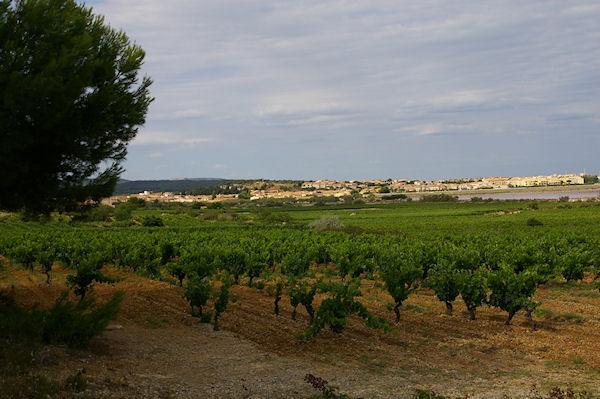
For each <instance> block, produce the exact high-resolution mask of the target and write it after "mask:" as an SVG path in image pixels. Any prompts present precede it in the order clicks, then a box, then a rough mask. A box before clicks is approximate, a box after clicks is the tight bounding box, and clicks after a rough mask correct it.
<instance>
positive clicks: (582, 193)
mask: <svg viewBox="0 0 600 399" xmlns="http://www.w3.org/2000/svg"><path fill="white" fill-rule="evenodd" d="M472 197H481V198H483V199H488V198H491V199H495V200H536V199H539V200H557V199H559V198H560V197H569V199H570V200H572V201H573V200H586V199H590V198H598V197H600V190H598V189H592V190H590V189H588V190H564V191H547V192H542V191H534V192H531V191H529V192H527V191H523V192H519V191H511V192H508V193H493V192H491V193H489V194H486V193H482V192H481V191H479V192H477V193H473V194H461V195H459V196H458V199H459V200H462V201H467V200H470V199H471V198H472Z"/></svg>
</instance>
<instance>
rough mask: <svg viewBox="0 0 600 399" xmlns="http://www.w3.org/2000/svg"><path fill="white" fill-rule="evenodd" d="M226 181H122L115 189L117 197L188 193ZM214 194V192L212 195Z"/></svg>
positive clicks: (225, 181)
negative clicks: (152, 193) (150, 192)
mask: <svg viewBox="0 0 600 399" xmlns="http://www.w3.org/2000/svg"><path fill="white" fill-rule="evenodd" d="M227 182H228V180H225V179H184V180H131V181H127V180H124V181H120V182H118V183H117V186H116V187H115V195H125V194H138V193H141V192H144V191H153V192H159V193H163V192H177V193H178V192H187V191H191V190H196V189H201V188H205V187H214V186H219V185H222V184H225V183H227ZM210 194H212V192H211V193H210Z"/></svg>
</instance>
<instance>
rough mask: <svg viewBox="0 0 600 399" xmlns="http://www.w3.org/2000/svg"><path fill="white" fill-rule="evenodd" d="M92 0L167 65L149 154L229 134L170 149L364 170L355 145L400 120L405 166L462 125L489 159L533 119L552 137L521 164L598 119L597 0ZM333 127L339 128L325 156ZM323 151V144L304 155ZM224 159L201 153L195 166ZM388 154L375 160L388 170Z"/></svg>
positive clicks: (252, 169) (302, 167)
mask: <svg viewBox="0 0 600 399" xmlns="http://www.w3.org/2000/svg"><path fill="white" fill-rule="evenodd" d="M95 11H96V12H99V13H102V14H104V15H105V16H106V20H107V21H108V22H109V23H110V24H111V25H112V26H114V27H116V28H122V29H124V30H125V31H126V32H127V34H128V35H129V36H130V37H131V38H132V39H133V40H135V41H136V42H137V43H139V44H140V45H141V46H142V47H143V48H144V49H145V50H146V53H147V58H146V64H145V66H144V72H145V73H147V74H148V75H149V76H150V77H151V78H152V79H153V80H154V84H153V85H152V87H151V91H152V95H153V96H155V97H156V101H155V102H154V103H153V104H152V106H151V109H150V114H149V116H148V123H147V126H146V127H145V128H144V129H142V130H141V131H140V133H139V135H138V137H137V138H136V139H135V141H134V142H133V146H132V147H131V148H130V151H129V153H130V157H129V158H128V159H129V161H128V162H131V166H132V169H136V170H140V169H142V168H140V167H135V168H134V167H133V166H135V165H134V164H133V163H134V162H137V161H136V159H138V158H136V157H135V154H136V152H137V151H139V152H140V153H142V152H143V151H150V150H149V146H153V147H152V151H155V152H160V146H163V145H173V144H182V145H183V147H185V146H192V145H194V144H210V143H212V142H217V140H218V144H219V145H218V148H216V147H217V146H216V145H211V150H210V151H206V152H202V147H200V148H199V150H197V151H194V152H191V151H190V153H189V154H184V153H183V152H182V153H181V155H180V156H179V157H177V159H174V160H171V161H170V162H173V163H175V162H181V164H185V162H187V161H190V160H191V159H195V158H194V157H202V156H206V157H211V158H217V157H221V158H228V161H227V162H228V164H229V169H228V170H231V171H233V170H244V171H247V173H248V174H249V175H255V176H261V175H264V174H265V173H271V177H276V176H278V175H279V176H305V177H310V176H316V175H323V171H324V170H326V171H327V170H332V169H331V165H332V164H333V165H339V169H340V171H342V172H339V173H344V172H343V171H346V173H347V174H348V176H350V175H353V176H356V177H359V176H360V173H363V172H362V170H361V167H360V165H359V163H357V162H355V161H353V160H356V159H357V158H358V157H361V156H363V155H364V156H365V157H371V158H373V156H371V155H370V154H371V153H372V154H378V153H384V152H387V151H393V150H394V146H393V145H392V144H390V143H397V144H398V141H397V138H398V136H399V135H398V132H400V133H402V134H401V135H400V136H402V137H404V138H406V137H409V136H410V137H413V138H414V140H415V141H410V140H409V139H405V140H404V141H403V142H402V143H400V144H398V145H401V146H402V148H403V151H405V153H403V157H402V159H401V160H400V161H399V162H403V163H404V164H402V165H398V170H403V171H411V170H413V171H419V173H422V174H427V173H436V172H435V171H436V168H435V165H432V164H431V162H429V163H427V162H426V163H424V164H423V165H422V166H421V164H422V160H421V159H420V158H419V154H423V152H422V151H421V150H422V149H421V148H420V147H419V146H420V145H421V142H423V140H424V139H423V137H419V136H427V137H428V138H427V140H440V143H441V142H443V143H444V145H442V144H440V147H439V148H437V149H436V148H433V147H432V148H429V149H428V154H432V157H435V158H436V159H444V157H446V156H447V154H448V151H447V148H448V146H449V145H450V144H449V143H448V142H444V141H443V140H449V139H448V137H449V136H451V137H452V140H454V141H453V142H452V145H456V148H457V150H456V152H457V153H460V152H461V151H467V150H466V148H469V151H470V152H469V154H468V155H469V157H470V158H472V157H473V155H472V154H474V153H477V154H481V155H479V157H480V158H479V161H480V163H482V164H483V163H485V164H487V163H489V162H491V161H490V159H489V158H488V157H486V156H485V155H484V154H485V150H486V149H487V148H490V147H491V146H493V145H494V142H493V141H492V140H493V139H494V138H493V137H497V135H498V133H495V132H503V133H502V135H503V140H504V142H506V143H508V144H510V143H511V142H515V143H521V141H519V140H522V137H523V135H521V134H519V133H518V132H522V131H524V132H532V135H534V134H537V135H538V136H539V135H543V136H544V137H546V138H547V139H546V140H543V141H541V142H540V143H541V144H539V147H538V149H539V153H536V154H534V155H531V154H530V153H526V154H523V156H522V159H523V160H524V161H522V163H521V164H519V163H518V162H513V163H511V167H513V168H519V165H530V164H531V163H534V162H540V163H541V162H546V163H547V162H550V163H552V164H556V165H558V164H560V163H561V162H567V161H568V159H569V156H566V155H565V156H564V157H553V158H551V159H549V158H548V157H546V156H545V155H542V154H552V153H553V151H555V150H556V149H555V148H551V147H550V146H552V145H556V142H558V141H559V140H560V138H561V137H569V138H570V139H571V140H574V141H577V137H579V136H583V135H586V137H588V136H590V135H591V134H592V133H593V132H597V127H598V112H597V110H598V109H600V98H599V97H598V95H597V94H598V92H599V91H600V44H599V43H600V29H598V20H599V18H600V5H599V4H598V3H597V1H593V0H572V1H569V2H564V0H530V1H526V2H523V1H521V0H506V1H501V2H499V1H495V0H481V1H477V2H473V1H470V0H469V1H467V0H456V1H451V2H440V1H439V0H421V1H409V0H400V1H393V0H375V1H372V2H361V1H347V0H331V1H326V2H323V1H321V0H306V1H302V2H298V1H294V0H281V1H276V2H265V1H262V0H205V1H200V2H199V1H195V0H180V1H178V2H165V1H163V0H127V1H122V0H104V1H102V2H100V3H98V4H96V5H95ZM577 115H590V116H589V117H585V118H583V117H579V118H577ZM574 124H576V128H574V126H575V125H574ZM446 133H449V134H446ZM463 133H469V134H468V135H464V134H463ZM465 136H468V137H465ZM304 138H310V139H306V140H303V139H304ZM320 138H326V139H327V142H328V143H337V145H332V146H330V147H328V148H327V149H328V153H327V155H326V156H323V154H322V153H321V151H322V146H323V140H322V139H320ZM550 138H554V140H551V139H550ZM467 140H468V141H467ZM588 141H589V139H588ZM300 142H301V143H302V145H303V146H302V147H301V146H300V145H297V146H292V145H290V143H300ZM473 143H477V145H478V146H479V147H478V148H479V149H480V151H474V147H473V146H474V145H475V144H473ZM508 144H507V145H508ZM592 144H595V145H596V147H597V145H600V137H598V139H597V142H595V143H592ZM155 147H156V148H155ZM185 148H187V147H185ZM510 148H511V151H516V150H513V149H514V148H521V145H520V144H519V145H512V146H511V147H510ZM436 151H437V152H436ZM556 151H557V150H556ZM264 153H269V154H276V155H278V154H282V155H281V157H282V158H281V159H280V162H279V163H278V164H277V167H273V165H272V164H271V162H273V161H272V156H270V157H265V156H256V154H264ZM365 153H368V154H366V155H365ZM144 154H146V155H145V156H143V157H139V158H146V159H147V152H144ZM310 154H321V156H320V157H317V156H316V155H315V156H314V159H312V160H311V162H305V159H306V157H307V156H308V155H310ZM232 155H233V156H232ZM518 155H519V154H518V153H515V157H516V158H517V159H518ZM180 157H181V158H185V157H188V158H187V159H178V158H180ZM536 157H537V158H536ZM232 158H233V159H232ZM371 158H368V159H371ZM375 158H378V157H375ZM466 158H467V157H466V156H465V157H460V156H457V157H456V158H455V159H453V160H452V165H455V167H456V170H457V174H459V175H466V174H468V173H466V172H467V171H466V170H464V168H468V167H470V165H468V164H467V163H465V162H464V161H463V159H466ZM571 158H572V159H573V161H572V162H578V161H577V160H579V161H580V162H589V163H593V162H595V159H593V158H590V159H587V158H585V157H583V155H581V154H580V155H579V156H578V157H576V156H575V155H573V156H572V157H571ZM229 159H231V160H229ZM363 159H364V158H363ZM525 160H526V161H525ZM448 162H450V161H448ZM217 163H221V162H219V160H218V159H213V160H211V161H210V162H207V163H205V164H200V163H199V164H198V165H197V166H196V167H197V168H198V174H199V175H200V174H201V173H202V169H201V168H202V167H204V168H210V165H214V164H217ZM125 166H126V167H128V165H125ZM386 167H387V164H381V166H377V168H380V169H378V171H379V172H380V173H381V175H385V176H389V175H390V174H391V172H390V171H388V170H387V169H385V168H386ZM498 167H505V165H500V164H498ZM171 168H173V169H171V174H172V175H181V174H186V175H190V173H188V170H182V171H179V170H175V169H174V168H175V166H171ZM461 168H463V169H461ZM588 168H591V166H588ZM188 169H192V168H191V167H189V166H188ZM375 169H376V168H375V166H374V169H373V170H375ZM561 169H562V168H561ZM164 170H165V173H168V171H169V170H170V169H169V167H168V166H167V167H165V169H164ZM458 172H460V173H458ZM331 173H333V172H331ZM448 173H451V170H450V169H448ZM506 173H507V172H504V171H498V173H497V174H506ZM519 174H523V173H521V172H519ZM167 177H168V176H167ZM265 177H269V176H265ZM340 177H344V176H340ZM423 177H427V176H423Z"/></svg>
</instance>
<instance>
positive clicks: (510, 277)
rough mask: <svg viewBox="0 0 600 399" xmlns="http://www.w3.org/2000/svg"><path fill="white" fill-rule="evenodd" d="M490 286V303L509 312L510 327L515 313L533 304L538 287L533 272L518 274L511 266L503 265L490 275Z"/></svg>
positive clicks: (507, 322) (508, 322) (507, 321)
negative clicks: (532, 300) (533, 297)
mask: <svg viewBox="0 0 600 399" xmlns="http://www.w3.org/2000/svg"><path fill="white" fill-rule="evenodd" d="M488 286H489V288H490V290H491V293H490V298H489V300H488V303H489V304H490V305H491V306H496V307H499V308H500V309H502V310H504V311H506V312H508V319H507V320H506V324H507V325H508V324H510V321H511V320H512V318H513V316H514V315H515V313H517V312H518V311H519V310H521V309H524V308H525V307H526V306H527V305H528V304H529V303H530V302H531V297H532V296H533V294H534V293H535V289H536V287H537V276H536V275H535V273H534V272H531V271H524V272H521V273H516V272H515V271H514V269H513V268H512V267H511V266H509V265H503V267H502V268H500V269H499V270H497V271H495V272H494V273H492V274H490V276H489V277H488Z"/></svg>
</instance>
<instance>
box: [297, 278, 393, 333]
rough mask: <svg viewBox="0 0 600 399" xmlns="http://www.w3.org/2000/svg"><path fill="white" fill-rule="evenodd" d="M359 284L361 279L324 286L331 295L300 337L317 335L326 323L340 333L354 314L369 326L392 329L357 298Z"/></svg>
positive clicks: (332, 329)
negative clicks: (349, 317)
mask: <svg viewBox="0 0 600 399" xmlns="http://www.w3.org/2000/svg"><path fill="white" fill-rule="evenodd" d="M359 285H360V281H359V280H358V279H353V280H349V281H347V282H330V283H329V284H327V285H326V286H323V288H324V290H325V291H327V292H329V294H330V296H329V297H328V298H326V299H324V300H323V302H321V306H319V310H317V313H316V315H315V318H314V320H313V323H312V325H311V326H310V327H309V329H308V330H307V331H306V333H305V334H303V335H301V336H299V337H298V338H304V339H310V338H313V337H316V336H317V334H319V332H320V331H321V330H322V329H323V328H325V326H326V325H327V326H329V329H330V330H331V331H332V332H334V333H337V334H339V333H341V332H342V331H343V330H344V327H345V326H346V324H347V323H348V316H350V315H353V314H355V315H357V316H358V317H360V318H362V319H364V320H365V322H366V325H367V327H370V328H380V329H384V330H387V331H389V330H391V328H390V327H389V326H388V324H387V323H386V322H385V321H384V320H383V319H382V318H380V317H375V316H373V314H371V312H369V311H368V310H367V308H366V307H365V306H364V305H363V304H362V303H360V302H358V301H357V300H356V297H357V296H361V295H362V294H361V292H360V289H359Z"/></svg>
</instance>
